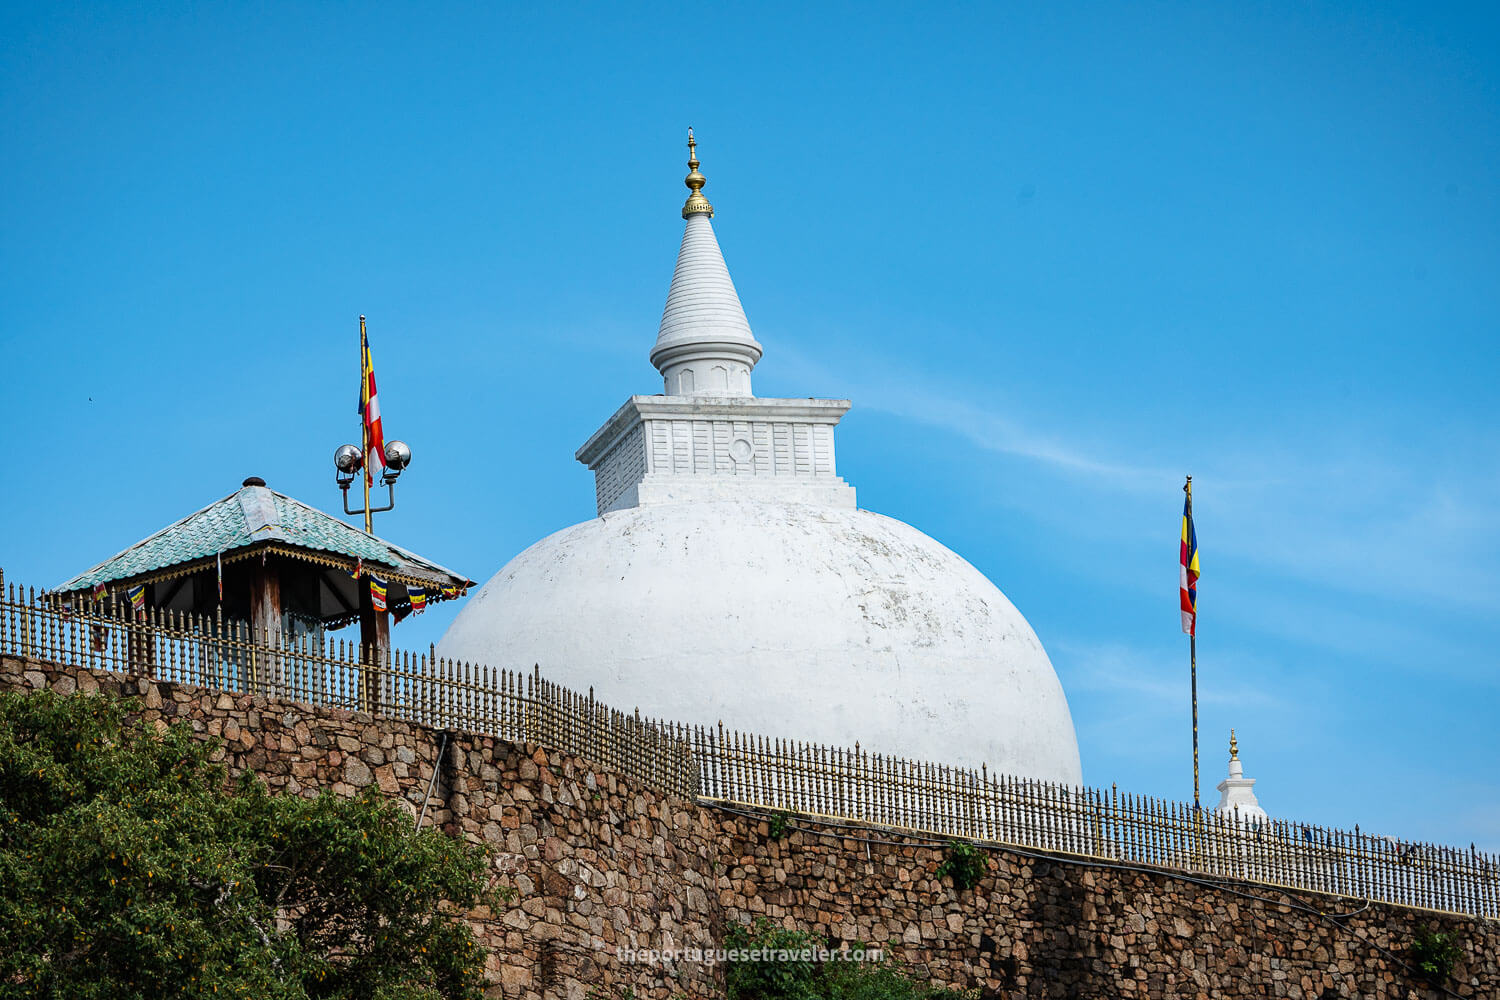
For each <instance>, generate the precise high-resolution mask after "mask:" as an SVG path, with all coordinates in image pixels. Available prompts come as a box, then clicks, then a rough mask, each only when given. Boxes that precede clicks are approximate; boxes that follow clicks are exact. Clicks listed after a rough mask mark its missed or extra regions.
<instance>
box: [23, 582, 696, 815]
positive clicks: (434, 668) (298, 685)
mask: <svg viewBox="0 0 1500 1000" xmlns="http://www.w3.org/2000/svg"><path fill="white" fill-rule="evenodd" d="M0 653H3V654H8V655H12V656H18V657H23V658H28V659H35V660H42V661H47V662H52V663H58V664H66V665H69V666H75V667H87V668H89V669H91V670H102V671H110V672H114V673H121V674H128V675H136V676H150V677H153V678H155V679H156V680H160V681H169V682H174V683H179V684H194V685H199V686H202V687H205V688H209V689H212V690H215V691H223V692H229V693H234V694H259V695H265V696H267V697H274V698H282V699H287V700H290V701H299V702H304V703H306V704H309V705H313V706H320V707H331V708H342V709H350V710H360V711H366V712H373V713H376V714H379V715H383V716H386V717H387V718H393V719H400V720H402V721H406V722H413V723H418V724H420V725H424V726H432V727H435V728H439V729H452V730H458V731H462V732H468V733H476V734H484V735H490V736H496V737H499V738H501V739H506V740H512V741H515V742H529V743H536V744H541V745H544V746H547V747H551V748H553V749H557V750H561V751H563V752H564V753H569V754H575V755H577V756H579V757H583V758H585V759H587V760H590V761H592V762H594V763H596V764H598V765H599V766H601V767H603V768H606V769H609V770H613V771H618V772H620V773H622V774H627V775H631V776H633V777H635V778H638V779H639V780H641V781H643V782H645V783H647V784H649V785H650V786H652V787H654V788H659V789H662V790H664V791H667V792H669V793H671V794H674V795H680V796H683V797H686V798H691V797H693V796H694V795H695V794H696V793H697V783H696V780H695V777H694V765H693V760H692V756H691V751H690V748H689V747H688V745H687V742H686V740H685V738H684V737H685V732H686V731H685V727H682V726H676V725H672V724H668V723H662V722H657V721H655V720H652V719H644V718H642V717H641V716H640V714H639V713H630V714H627V713H625V712H621V711H619V710H617V709H613V708H611V707H609V706H608V705H605V704H603V703H601V702H599V701H596V700H595V699H594V697H593V693H592V691H591V692H590V693H589V694H588V695H581V694H579V693H577V692H575V691H571V690H569V689H568V688H565V687H562V686H561V685H558V684H554V683H552V682H551V681H548V680H547V679H545V678H543V677H542V676H541V674H540V673H538V672H535V671H533V672H532V673H520V672H517V671H512V670H497V669H494V668H492V667H487V666H479V665H475V664H470V663H460V662H455V661H453V660H448V659H443V658H440V657H437V656H435V655H434V654H433V653H431V652H429V653H427V654H422V655H415V654H412V653H410V652H405V651H391V652H389V653H384V654H381V655H376V653H375V651H374V650H361V649H360V648H359V645H358V644H357V643H352V642H347V641H343V640H328V639H326V638H322V637H315V636H313V635H311V634H309V635H303V636H300V637H297V638H288V639H283V638H280V637H276V636H272V637H269V638H268V637H267V636H265V635H262V634H260V633H259V632H258V631H256V630H253V629H252V628H251V627H250V626H249V624H247V623H245V622H233V621H225V620H223V619H222V618H220V617H214V618H209V617H207V616H201V615H191V614H186V613H182V612H176V611H163V610H160V609H155V608H143V609H141V610H139V611H137V610H134V609H132V608H130V607H129V605H128V603H125V602H120V601H113V602H111V603H110V604H109V605H108V606H106V605H102V604H97V603H95V602H92V601H79V600H76V599H75V600H73V601H71V602H69V603H65V602H64V601H63V600H61V599H59V598H58V597H56V596H50V595H42V594H37V593H35V592H34V591H26V592H23V591H22V590H21V589H20V588H18V587H16V586H15V585H14V584H12V585H10V586H9V587H8V588H7V587H6V586H5V585H4V583H3V578H0Z"/></svg>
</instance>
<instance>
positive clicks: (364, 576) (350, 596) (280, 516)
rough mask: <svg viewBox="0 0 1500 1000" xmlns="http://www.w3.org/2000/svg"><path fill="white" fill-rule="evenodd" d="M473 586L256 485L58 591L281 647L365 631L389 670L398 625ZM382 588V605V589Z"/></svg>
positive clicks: (363, 638)
mask: <svg viewBox="0 0 1500 1000" xmlns="http://www.w3.org/2000/svg"><path fill="white" fill-rule="evenodd" d="M473 585H474V581H472V580H470V579H468V578H467V577H464V576H462V575H461V574H458V573H455V572H453V571H452V570H449V569H446V568H444V567H442V566H439V565H438V564H437V563H434V562H431V561H430V560H427V559H423V558H422V557H421V556H418V555H416V554H415V553H413V552H410V551H408V550H406V549H403V548H401V547H400V546H398V545H395V544H393V543H391V542H388V541H385V540H384V539H381V538H377V537H376V536H374V535H367V534H365V533H364V532H363V531H360V530H359V529H358V528H356V527H354V526H353V525H350V524H347V523H345V522H344V521H341V520H339V519H338V518H336V517H333V516H332V515H330V514H325V513H323V512H322V511H320V510H317V509H316V508H313V507H309V506H308V505H307V504H304V503H302V502H301V501H298V500H294V499H292V498H291V497H289V496H287V495H286V494H284V493H277V492H276V491H275V490H272V489H269V488H267V486H266V484H265V481H264V480H262V479H259V478H257V477H251V478H249V479H246V480H245V481H244V483H243V485H241V487H240V488H239V489H238V490H236V491H235V492H234V493H231V494H230V495H229V496H227V497H224V498H223V499H222V500H216V501H215V502H213V503H211V504H209V505H208V506H207V507H204V508H203V509H202V510H200V511H198V512H196V513H193V514H189V515H188V516H187V517H184V518H183V519H182V520H180V521H177V522H176V523H174V524H171V525H168V526H167V527H165V528H163V529H161V530H160V531H158V532H156V533H155V534H152V535H150V536H148V537H146V538H144V539H142V540H141V541H139V542H136V543H135V544H134V545H132V546H130V547H129V548H127V549H125V550H124V551H123V552H120V553H118V554H117V555H114V556H111V557H110V558H109V559H106V560H104V562H102V563H100V564H99V565H97V566H94V567H92V568H91V569H87V570H85V571H84V572H82V573H79V574H78V575H77V576H75V577H73V578H72V579H70V580H68V581H67V582H66V583H64V584H62V585H61V586H60V587H57V588H56V589H55V590H53V593H54V594H56V595H60V596H63V597H65V598H79V599H84V600H87V599H91V598H92V599H96V600H97V599H99V598H101V597H103V596H105V595H108V596H109V597H110V598H111V599H112V600H114V601H116V602H119V601H126V602H130V601H131V600H132V598H133V599H134V602H135V603H136V604H137V605H138V606H144V607H149V608H154V609H158V610H161V611H176V612H187V613H191V614H192V615H194V616H202V620H208V621H219V622H238V623H245V624H246V625H248V628H249V632H250V635H251V636H253V637H254V639H255V641H256V642H259V643H263V644H266V645H272V646H276V645H281V644H282V643H284V642H287V641H289V640H299V639H302V638H303V637H309V638H311V639H312V640H314V641H315V642H318V643H321V641H322V640H323V636H324V634H325V633H326V632H328V631H332V630H335V629H341V628H344V627H346V626H349V625H353V624H354V623H356V622H358V623H359V626H360V630H359V631H360V648H361V650H362V651H363V653H362V659H364V660H365V662H367V663H372V664H380V663H384V662H385V661H386V659H387V657H388V654H389V651H390V622H391V619H392V618H394V619H395V620H396V621H398V622H399V621H400V620H401V619H402V618H404V617H405V616H406V615H407V614H409V613H410V612H411V611H413V610H421V609H422V608H423V607H424V606H425V605H427V604H431V603H435V602H437V601H442V600H452V599H455V598H457V597H461V596H463V595H464V594H466V593H467V592H468V588H469V587H472V586H473ZM382 588H383V590H384V593H383V603H384V605H385V607H384V609H382V608H381V607H380V606H379V605H380V604H381V603H382V599H381V596H378V595H379V591H380V590H381V589H382Z"/></svg>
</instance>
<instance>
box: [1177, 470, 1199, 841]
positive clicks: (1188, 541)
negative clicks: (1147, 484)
mask: <svg viewBox="0 0 1500 1000" xmlns="http://www.w3.org/2000/svg"><path fill="white" fill-rule="evenodd" d="M1182 491H1183V492H1184V493H1186V494H1187V499H1186V501H1185V502H1184V503H1183V507H1182V548H1181V561H1182V572H1181V584H1180V585H1181V591H1182V594H1181V602H1180V603H1181V605H1182V630H1183V631H1184V632H1186V633H1187V634H1188V670H1189V674H1190V676H1191V677H1192V691H1193V812H1194V813H1195V814H1196V813H1197V812H1198V811H1199V810H1200V809H1201V808H1202V803H1201V800H1200V797H1199V779H1198V533H1197V531H1196V530H1195V529H1194V527H1193V477H1192V476H1188V477H1187V482H1186V483H1184V484H1183V487H1182Z"/></svg>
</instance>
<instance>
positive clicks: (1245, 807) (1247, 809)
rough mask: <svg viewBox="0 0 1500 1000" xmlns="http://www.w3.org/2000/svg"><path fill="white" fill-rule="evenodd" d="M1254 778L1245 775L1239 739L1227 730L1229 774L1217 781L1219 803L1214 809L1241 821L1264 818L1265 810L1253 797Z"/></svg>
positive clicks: (1257, 821) (1251, 821)
mask: <svg viewBox="0 0 1500 1000" xmlns="http://www.w3.org/2000/svg"><path fill="white" fill-rule="evenodd" d="M1254 788H1255V779H1254V778H1247V777H1245V765H1244V763H1242V762H1241V761H1240V741H1239V740H1238V739H1236V738H1235V735H1234V730H1233V729H1231V730H1230V731H1229V776H1228V777H1227V778H1225V779H1224V780H1223V781H1221V782H1219V804H1218V805H1217V806H1215V807H1214V811H1215V812H1217V813H1219V814H1220V815H1223V816H1229V817H1232V818H1236V819H1238V820H1239V821H1240V822H1243V823H1259V822H1260V821H1261V820H1263V819H1265V818H1266V811H1265V810H1264V809H1262V808H1261V807H1260V803H1259V802H1258V801H1256V798H1255V791H1254Z"/></svg>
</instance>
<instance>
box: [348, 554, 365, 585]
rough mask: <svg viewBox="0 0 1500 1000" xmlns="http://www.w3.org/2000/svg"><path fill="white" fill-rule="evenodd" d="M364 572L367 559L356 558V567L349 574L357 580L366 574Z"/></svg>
mask: <svg viewBox="0 0 1500 1000" xmlns="http://www.w3.org/2000/svg"><path fill="white" fill-rule="evenodd" d="M364 572H365V561H364V560H363V559H356V560H355V561H354V568H353V569H351V570H350V571H349V576H350V577H351V578H353V579H355V580H358V579H359V578H360V577H361V576H362V575H364Z"/></svg>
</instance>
